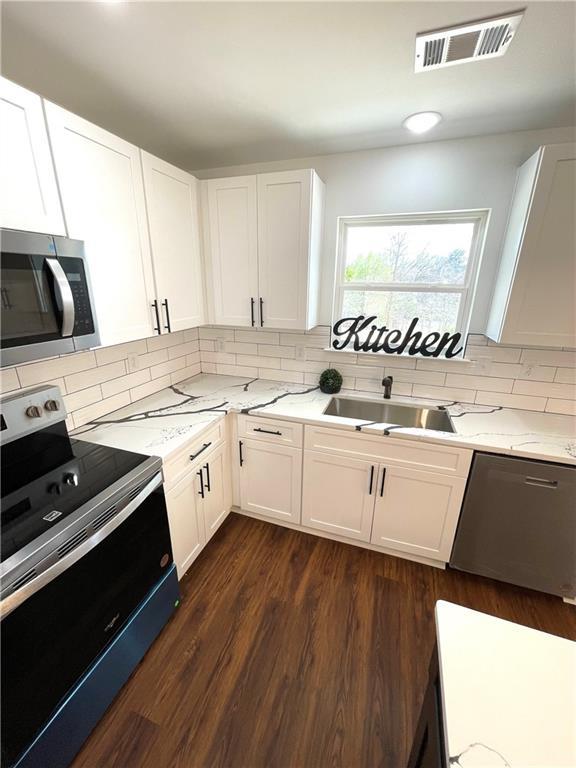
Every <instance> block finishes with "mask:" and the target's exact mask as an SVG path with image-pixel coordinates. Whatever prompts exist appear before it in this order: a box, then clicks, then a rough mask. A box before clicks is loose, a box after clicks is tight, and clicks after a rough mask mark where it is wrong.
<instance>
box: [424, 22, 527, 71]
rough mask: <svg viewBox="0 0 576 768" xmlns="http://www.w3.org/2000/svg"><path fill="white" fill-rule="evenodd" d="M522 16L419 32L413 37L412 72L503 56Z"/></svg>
mask: <svg viewBox="0 0 576 768" xmlns="http://www.w3.org/2000/svg"><path fill="white" fill-rule="evenodd" d="M523 15H524V11H517V12H516V13H511V14H508V15H507V16H494V17H492V18H490V19H484V20H483V21H477V22H474V23H471V24H460V25H459V26H457V27H446V28H445V29H437V30H435V31H434V32H422V33H420V34H419V35H417V36H416V59H415V63H414V71H415V72H425V71H426V70H428V69H440V67H451V66H453V65H454V64H464V63H465V62H467V61H481V60H482V59H492V58H494V57H496V56H503V55H504V54H505V53H506V51H507V50H508V46H509V45H510V43H511V42H512V38H513V37H514V35H515V33H516V30H517V29H518V25H519V24H520V21H521V20H522V16H523Z"/></svg>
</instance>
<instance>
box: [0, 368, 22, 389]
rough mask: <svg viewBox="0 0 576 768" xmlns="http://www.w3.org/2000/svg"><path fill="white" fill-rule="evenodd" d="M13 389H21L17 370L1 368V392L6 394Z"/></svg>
mask: <svg viewBox="0 0 576 768" xmlns="http://www.w3.org/2000/svg"><path fill="white" fill-rule="evenodd" d="M13 389H20V380H19V379H18V374H17V373H16V368H0V390H1V391H2V392H3V393H5V392H11V391H12V390H13Z"/></svg>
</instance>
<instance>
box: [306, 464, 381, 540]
mask: <svg viewBox="0 0 576 768" xmlns="http://www.w3.org/2000/svg"><path fill="white" fill-rule="evenodd" d="M376 474H377V465H376V466H375V465H374V464H370V462H368V461H359V460H357V459H349V458H348V457H346V456H330V455H329V454H324V453H316V452H315V451H304V481H303V494H302V523H303V525H308V526H310V528H318V529H319V530H321V531H328V532H330V533H335V534H337V535H338V536H347V537H348V538H349V539H359V540H360V541H370V532H371V530H372V517H373V513H374V493H375V489H376Z"/></svg>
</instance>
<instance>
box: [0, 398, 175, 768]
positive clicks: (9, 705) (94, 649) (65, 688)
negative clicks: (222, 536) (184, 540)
mask: <svg viewBox="0 0 576 768" xmlns="http://www.w3.org/2000/svg"><path fill="white" fill-rule="evenodd" d="M65 417H66V412H65V409H64V406H63V403H62V398H61V395H60V392H59V390H58V388H57V387H41V388H38V389H35V390H31V391H28V392H26V393H24V394H17V395H14V396H8V397H6V398H4V399H3V400H2V401H1V416H0V420H1V425H0V426H1V435H2V447H1V451H0V453H1V460H2V510H1V534H2V535H1V553H2V562H1V565H0V575H1V580H2V581H1V592H0V615H1V620H2V623H1V627H0V630H1V640H2V681H1V682H2V765H3V766H5V767H6V768H8V767H9V766H19V767H21V768H24V767H29V766H30V767H31V766H38V767H40V766H42V768H63V767H64V766H66V765H68V764H69V763H70V761H71V760H72V758H73V757H74V755H75V754H76V752H77V751H78V749H79V748H80V746H81V744H82V743H83V741H84V740H85V738H86V737H87V735H88V734H89V732H90V731H91V730H92V728H93V727H94V725H95V724H96V722H97V721H98V719H99V718H100V717H101V715H102V714H103V712H104V711H105V709H106V708H107V706H108V705H109V704H110V702H111V701H112V699H113V698H114V696H115V695H116V693H117V692H118V690H119V689H120V687H121V686H122V685H123V684H124V682H125V680H126V679H127V678H128V676H129V675H130V673H131V671H132V669H133V668H134V666H136V664H137V663H138V662H139V661H140V659H141V658H142V656H143V655H144V654H145V652H146V650H147V649H148V647H149V646H150V644H151V643H152V642H153V640H154V639H155V637H156V636H157V634H158V633H159V632H160V630H161V629H162V627H163V626H164V624H165V623H166V621H167V620H168V619H169V617H170V615H171V614H172V612H173V610H174V607H175V605H176V604H177V603H178V599H179V596H178V581H177V577H176V571H175V566H174V564H173V560H172V551H171V546H170V536H169V530H168V521H167V514H166V503H165V500H164V493H163V487H162V473H161V461H160V459H158V458H155V457H149V456H141V455H139V454H135V453H130V452H127V451H121V450H117V449H114V448H109V447H106V446H102V445H96V444H92V443H89V442H85V441H81V440H74V439H71V438H70V437H69V435H68V431H67V428H66V422H65Z"/></svg>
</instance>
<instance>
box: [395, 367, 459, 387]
mask: <svg viewBox="0 0 576 768" xmlns="http://www.w3.org/2000/svg"><path fill="white" fill-rule="evenodd" d="M392 376H393V378H394V384H396V382H398V381H405V382H410V383H412V384H432V385H434V386H438V387H441V386H443V384H444V380H445V378H446V374H445V373H441V372H440V371H420V370H416V371H406V370H403V369H400V368H399V369H398V370H397V371H393V372H392ZM392 391H394V387H392Z"/></svg>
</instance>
